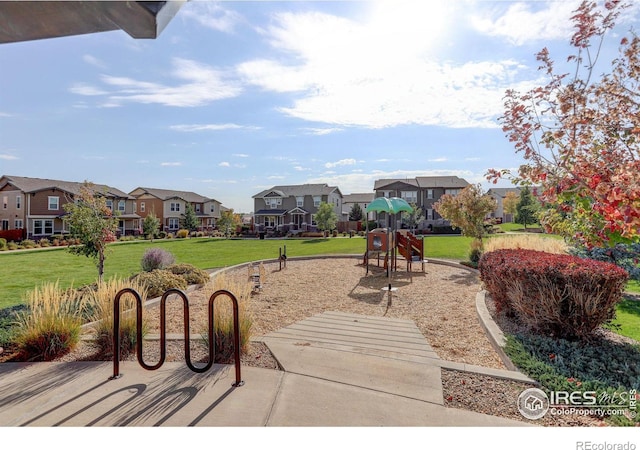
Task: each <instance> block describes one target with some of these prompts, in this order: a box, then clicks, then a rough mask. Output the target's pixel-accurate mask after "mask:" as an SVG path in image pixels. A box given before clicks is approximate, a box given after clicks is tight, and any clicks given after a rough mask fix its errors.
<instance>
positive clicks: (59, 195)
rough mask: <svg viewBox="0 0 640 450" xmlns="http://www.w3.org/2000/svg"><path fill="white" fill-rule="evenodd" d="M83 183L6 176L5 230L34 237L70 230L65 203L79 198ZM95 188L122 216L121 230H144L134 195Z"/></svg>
mask: <svg viewBox="0 0 640 450" xmlns="http://www.w3.org/2000/svg"><path fill="white" fill-rule="evenodd" d="M83 184H84V183H80V182H75V181H62V180H48V179H43V178H29V177H16V176H10V175H4V176H2V178H0V199H1V200H2V205H1V208H2V209H0V223H1V224H2V225H1V227H2V229H3V230H11V229H24V230H25V232H24V236H26V237H29V238H31V239H40V238H44V237H49V236H51V235H54V234H66V233H68V232H69V230H68V228H67V226H66V223H65V220H64V217H65V215H66V211H65V210H64V205H65V204H66V203H69V202H73V201H75V197H76V195H78V194H79V193H80V189H81V188H82V186H83ZM93 189H94V190H95V192H96V194H97V195H103V196H104V197H105V198H106V202H107V206H108V207H109V208H111V210H112V211H113V212H114V214H116V215H117V216H118V219H119V224H118V228H119V230H118V233H119V234H121V235H123V234H135V233H137V231H138V230H139V229H140V216H138V215H137V214H136V212H135V205H134V201H133V197H131V196H130V195H128V194H126V193H125V192H122V191H121V190H119V189H116V188H113V187H111V186H107V185H103V184H93Z"/></svg>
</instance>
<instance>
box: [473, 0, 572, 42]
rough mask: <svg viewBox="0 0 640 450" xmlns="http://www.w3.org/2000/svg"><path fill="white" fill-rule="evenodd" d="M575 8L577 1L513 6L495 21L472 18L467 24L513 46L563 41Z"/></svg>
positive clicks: (485, 17)
mask: <svg viewBox="0 0 640 450" xmlns="http://www.w3.org/2000/svg"><path fill="white" fill-rule="evenodd" d="M579 4H580V2H579V1H577V0H566V1H562V2H558V1H554V2H516V3H511V4H509V7H508V9H507V10H506V11H504V13H503V14H501V15H499V16H498V17H492V16H495V13H494V14H491V13H486V12H484V13H479V14H475V15H474V16H473V17H472V18H471V23H472V24H473V26H474V27H475V28H476V29H477V30H478V31H480V32H482V33H485V34H487V35H489V36H495V37H500V38H506V39H507V40H508V41H509V42H511V43H512V44H515V45H522V44H525V43H530V42H535V41H541V40H544V41H549V40H553V39H566V38H568V37H569V36H570V35H571V34H572V32H573V26H572V23H571V21H570V18H571V16H573V13H574V11H575V10H576V8H577V7H578V6H579Z"/></svg>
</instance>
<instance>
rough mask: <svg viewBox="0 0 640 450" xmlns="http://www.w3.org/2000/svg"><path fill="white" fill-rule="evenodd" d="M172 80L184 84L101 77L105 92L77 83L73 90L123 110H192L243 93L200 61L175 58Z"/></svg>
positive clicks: (105, 105)
mask: <svg viewBox="0 0 640 450" xmlns="http://www.w3.org/2000/svg"><path fill="white" fill-rule="evenodd" d="M172 65H173V70H172V72H171V74H170V75H171V76H172V77H173V78H176V79H178V80H181V82H178V83H176V84H174V85H168V84H163V83H160V82H150V81H140V80H136V79H133V78H130V77H124V76H113V75H102V76H101V81H102V83H103V84H104V85H105V86H104V88H97V87H93V86H90V85H87V84H83V83H76V84H75V85H74V86H73V87H72V88H71V89H70V90H71V92H73V93H75V94H78V95H103V96H105V97H106V100H105V101H104V103H103V104H102V105H101V106H103V107H115V106H121V105H122V104H123V103H125V102H134V103H144V104H154V103H155V104H160V105H165V106H179V107H193V106H202V105H207V104H209V103H211V102H214V101H216V100H222V99H226V98H231V97H236V96H238V95H240V93H241V91H242V89H241V88H240V87H239V86H238V85H237V83H235V82H233V81H230V80H228V79H227V77H226V75H225V74H224V73H223V72H222V71H220V70H217V69H214V68H213V67H210V66H208V65H206V64H202V63H199V62H197V61H193V60H189V59H184V58H173V60H172Z"/></svg>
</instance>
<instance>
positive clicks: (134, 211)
mask: <svg viewBox="0 0 640 450" xmlns="http://www.w3.org/2000/svg"><path fill="white" fill-rule="evenodd" d="M137 212H138V203H136V202H133V213H134V214H135V213H137Z"/></svg>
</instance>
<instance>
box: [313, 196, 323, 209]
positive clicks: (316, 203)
mask: <svg viewBox="0 0 640 450" xmlns="http://www.w3.org/2000/svg"><path fill="white" fill-rule="evenodd" d="M321 201H322V198H321V197H320V196H319V195H314V196H313V206H315V207H316V208H317V207H318V206H320V202H321Z"/></svg>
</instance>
